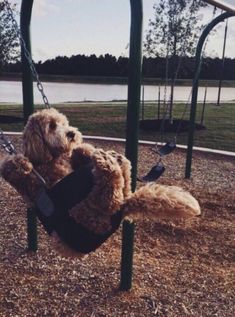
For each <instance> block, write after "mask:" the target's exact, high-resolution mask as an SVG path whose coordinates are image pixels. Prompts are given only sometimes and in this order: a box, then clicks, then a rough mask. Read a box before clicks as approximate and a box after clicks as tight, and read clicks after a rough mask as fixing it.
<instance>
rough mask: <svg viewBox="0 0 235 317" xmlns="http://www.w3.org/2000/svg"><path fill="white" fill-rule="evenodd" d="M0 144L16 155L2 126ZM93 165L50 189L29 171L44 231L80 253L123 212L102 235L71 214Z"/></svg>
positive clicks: (96, 241)
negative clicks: (36, 182) (35, 181)
mask: <svg viewBox="0 0 235 317" xmlns="http://www.w3.org/2000/svg"><path fill="white" fill-rule="evenodd" d="M5 4H6V7H7V10H8V13H9V16H10V17H11V19H12V23H13V25H14V27H15V29H16V32H17V34H18V36H19V39H20V42H21V44H22V48H23V53H24V55H25V57H26V59H27V61H28V63H29V65H30V69H31V72H32V74H33V75H34V77H35V78H36V80H37V87H38V89H39V92H40V93H41V95H42V99H43V101H44V104H45V106H46V107H47V108H50V105H49V102H48V99H47V97H46V95H45V93H44V91H43V86H42V83H41V82H40V81H39V76H38V74H37V71H36V69H35V66H34V64H33V61H32V58H31V55H30V53H29V51H28V50H27V48H26V44H25V42H24V39H23V38H22V36H21V33H20V31H19V27H18V25H17V22H16V20H15V18H14V16H13V12H12V9H11V8H10V6H9V4H8V2H7V1H5ZM0 145H1V147H2V148H3V149H4V150H5V151H6V152H7V153H8V154H10V155H15V154H17V152H16V150H15V148H14V145H13V144H12V142H11V141H9V140H8V139H7V138H6V136H5V135H4V133H3V131H2V130H1V129H0ZM92 168H93V166H92V163H91V162H89V163H87V164H86V165H85V166H82V167H80V168H78V169H76V170H75V171H74V172H72V173H71V174H69V175H67V176H66V177H64V178H63V179H62V180H61V181H59V182H58V183H57V184H55V185H54V186H53V187H51V188H48V186H47V184H46V181H45V179H44V178H43V177H42V176H41V175H40V174H39V173H38V172H37V171H36V170H35V169H34V168H33V170H32V172H33V173H34V175H35V176H36V177H37V178H38V179H39V181H40V183H41V184H42V186H41V188H40V190H39V191H38V193H37V195H36V199H35V201H34V204H35V207H36V208H35V209H36V214H37V217H38V218H39V220H40V221H41V223H42V225H43V227H44V228H45V230H46V232H47V233H48V234H49V235H51V234H52V233H53V232H56V234H57V235H58V236H59V238H60V239H61V240H62V241H64V242H65V243H66V244H67V245H68V246H69V247H70V248H71V249H73V250H75V251H77V252H80V253H83V254H88V253H90V252H91V251H95V250H96V249H97V248H98V247H99V246H100V245H101V244H103V243H104V242H105V241H106V240H107V239H108V238H109V237H110V236H111V235H112V234H113V233H114V232H115V231H116V230H117V229H118V228H119V226H120V223H121V221H122V211H117V212H116V213H115V214H114V215H113V216H112V217H111V229H110V230H109V231H108V232H106V233H104V234H96V233H94V232H92V231H90V230H88V229H87V228H86V227H84V226H83V225H81V224H80V223H77V222H76V221H75V220H74V219H73V218H72V217H70V215H69V209H71V208H72V207H73V206H75V205H76V204H78V203H80V202H81V201H82V200H84V199H85V198H86V197H87V196H88V194H89V193H90V192H91V190H92V188H93V185H94V180H93V174H92Z"/></svg>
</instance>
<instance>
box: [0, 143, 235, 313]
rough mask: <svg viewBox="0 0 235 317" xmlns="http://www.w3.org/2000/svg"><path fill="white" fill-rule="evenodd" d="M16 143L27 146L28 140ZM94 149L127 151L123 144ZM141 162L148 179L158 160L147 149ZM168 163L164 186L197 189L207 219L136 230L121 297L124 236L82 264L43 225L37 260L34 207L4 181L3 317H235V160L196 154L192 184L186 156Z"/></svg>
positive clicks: (0, 232) (0, 233)
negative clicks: (29, 229)
mask: <svg viewBox="0 0 235 317" xmlns="http://www.w3.org/2000/svg"><path fill="white" fill-rule="evenodd" d="M13 139H14V142H15V143H16V144H17V148H18V147H19V148H20V140H19V139H18V138H17V137H15V138H13ZM95 144H96V145H97V146H99V147H103V148H105V149H108V148H109V149H110V148H113V149H115V150H117V151H119V152H123V145H122V144H114V143H107V142H95ZM2 156H3V153H2V151H1V154H0V159H1V158H2ZM139 156H140V157H139V175H143V174H145V173H146V172H147V171H148V170H149V169H150V167H151V166H152V165H154V163H155V162H156V154H154V153H153V152H152V151H151V149H150V147H149V146H140V148H139ZM165 164H166V172H165V174H164V175H163V176H162V177H161V179H160V180H159V182H160V183H164V184H174V185H180V186H182V187H183V188H185V189H187V190H189V191H190V192H191V193H192V194H193V195H194V196H195V197H196V198H197V199H198V200H199V202H200V205H201V208H202V212H203V215H202V216H201V217H200V218H197V219H193V220H190V221H189V220H188V221H177V222H170V221H159V222H157V223H151V222H147V221H143V222H139V223H137V224H136V234H135V252H134V265H133V287H132V289H131V290H130V291H128V292H121V291H119V289H118V287H119V281H120V258H121V254H120V253H121V251H120V250H121V229H120V230H118V232H117V233H115V234H114V235H113V236H112V237H111V238H110V239H109V240H108V241H107V242H106V243H105V244H104V245H103V246H102V247H101V248H100V249H99V250H98V251H97V252H95V253H92V254H90V255H89V256H88V258H86V259H84V260H82V261H81V260H78V259H64V258H61V257H60V256H59V255H58V254H56V253H55V251H54V250H53V248H52V245H51V244H50V241H49V238H48V236H47V235H46V234H45V232H44V230H43V228H42V227H41V225H39V249H38V251H37V252H36V253H34V252H28V251H27V234H26V207H25V204H24V202H23V201H22V199H21V197H20V196H19V195H18V194H17V193H16V192H15V191H14V190H13V189H12V188H11V187H10V186H9V185H8V184H6V183H5V182H4V181H3V180H0V185H1V195H0V213H1V217H0V275H1V280H0V315H1V316H2V317H5V316H6V317H10V316H14V317H16V316H19V317H21V316H22V317H26V316H30V317H32V316H40V317H41V316H47V317H52V316H65V317H70V316H71V317H78V316H81V317H87V316H90V317H91V316H92V317H104V316H113V317H118V316H128V317H148V316H164V317H165V316H167V317H182V316H195V317H200V316H202V317H206V316H208V317H212V316H213V317H214V316H218V317H234V316H235V266H234V261H235V252H234V251H235V244H234V241H235V221H234V220H235V195H234V184H235V159H234V158H232V157H225V156H221V155H215V154H203V153H199V152H196V153H194V159H193V171H192V175H193V177H192V179H191V180H190V181H189V180H184V164H185V152H184V151H181V150H178V149H177V150H176V151H175V152H174V153H172V154H170V155H169V156H168V157H167V158H166V159H165Z"/></svg>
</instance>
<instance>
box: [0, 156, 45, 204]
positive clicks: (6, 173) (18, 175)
mask: <svg viewBox="0 0 235 317" xmlns="http://www.w3.org/2000/svg"><path fill="white" fill-rule="evenodd" d="M0 174H1V176H2V177H3V178H4V179H5V180H6V181H7V182H8V183H9V184H10V185H11V186H13V187H14V188H15V189H16V190H17V191H18V192H19V193H20V194H21V195H22V196H23V197H24V198H26V199H27V202H28V200H30V201H31V202H32V201H33V199H34V198H35V197H34V196H35V193H36V191H37V190H38V188H39V186H40V181H38V180H37V178H36V176H35V175H34V174H33V165H32V164H31V162H30V161H29V160H28V158H27V157H25V156H23V155H22V154H17V155H13V156H9V157H7V158H6V159H5V160H4V161H3V162H2V164H1V167H0Z"/></svg>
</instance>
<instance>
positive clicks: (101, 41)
mask: <svg viewBox="0 0 235 317" xmlns="http://www.w3.org/2000/svg"><path fill="white" fill-rule="evenodd" d="M9 2H10V3H16V4H17V10H18V11H19V10H20V4H21V0H12V1H9ZM157 2H158V0H144V1H143V9H144V10H143V11H144V18H143V40H144V39H145V32H146V30H147V29H148V21H149V19H151V18H152V16H153V4H154V3H157ZM226 2H227V3H230V4H235V0H228V1H226ZM212 12H213V6H211V5H210V6H209V5H208V7H207V8H203V9H201V13H200V14H201V15H203V23H208V22H209V21H210V20H211V17H212ZM220 12H221V10H220V9H218V10H217V14H219V13H220ZM129 15H130V5H129V1H127V0H119V1H114V0H102V1H100V0H61V1H60V3H58V1H56V0H34V4H33V11H32V21H31V39H32V55H33V59H34V61H35V62H39V61H42V62H44V61H46V60H49V59H54V58H56V57H59V56H66V57H68V58H69V57H71V56H72V55H85V56H90V55H93V54H94V55H96V56H97V57H99V56H101V55H105V54H110V55H112V56H115V57H116V58H118V57H120V56H124V57H128V55H129V47H128V43H129V28H130V17H129ZM18 19H19V18H18ZM97 22H98V23H97ZM224 25H225V23H220V24H219V25H218V26H217V28H216V29H217V32H216V34H215V35H214V36H213V37H210V36H209V41H208V44H207V51H206V55H207V56H208V57H212V58H214V57H216V58H217V57H218V58H221V56H222V48H223V37H224ZM94 31H95V33H94ZM210 38H211V39H210ZM234 41H235V18H234V17H232V18H230V19H229V23H228V36H227V45H226V53H225V57H228V58H235V46H234V45H233V43H234Z"/></svg>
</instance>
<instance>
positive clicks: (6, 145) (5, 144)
mask: <svg viewBox="0 0 235 317" xmlns="http://www.w3.org/2000/svg"><path fill="white" fill-rule="evenodd" d="M0 142H1V147H2V148H3V149H4V150H5V151H6V152H7V153H8V154H10V155H12V154H16V150H15V148H14V146H13V144H12V143H11V141H9V140H8V139H7V138H6V137H5V135H4V133H3V131H2V130H1V129H0Z"/></svg>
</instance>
